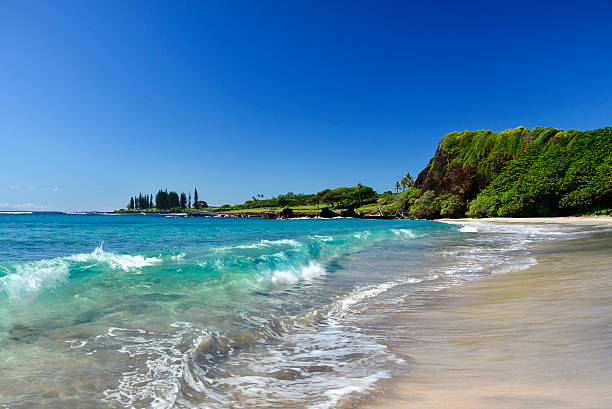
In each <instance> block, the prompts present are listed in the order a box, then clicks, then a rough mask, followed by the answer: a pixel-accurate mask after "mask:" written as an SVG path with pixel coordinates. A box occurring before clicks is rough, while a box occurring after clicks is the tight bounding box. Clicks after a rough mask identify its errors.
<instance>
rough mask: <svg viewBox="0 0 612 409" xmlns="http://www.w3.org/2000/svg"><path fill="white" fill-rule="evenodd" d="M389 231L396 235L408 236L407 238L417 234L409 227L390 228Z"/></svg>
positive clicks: (414, 236)
mask: <svg viewBox="0 0 612 409" xmlns="http://www.w3.org/2000/svg"><path fill="white" fill-rule="evenodd" d="M391 231H392V232H393V234H395V235H396V236H401V237H409V238H412V239H414V238H416V237H417V235H416V234H414V232H413V231H412V230H410V229H391Z"/></svg>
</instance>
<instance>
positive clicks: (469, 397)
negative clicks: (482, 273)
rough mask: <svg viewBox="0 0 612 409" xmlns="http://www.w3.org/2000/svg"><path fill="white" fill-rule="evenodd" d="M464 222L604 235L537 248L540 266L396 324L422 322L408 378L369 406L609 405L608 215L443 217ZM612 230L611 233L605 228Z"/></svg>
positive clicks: (467, 289) (484, 282)
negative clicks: (590, 229) (573, 228)
mask: <svg viewBox="0 0 612 409" xmlns="http://www.w3.org/2000/svg"><path fill="white" fill-rule="evenodd" d="M438 221H442V222H449V223H459V224H463V225H466V224H467V225H469V224H474V223H476V224H478V223H488V224H507V223H519V224H530V225H532V226H533V225H536V226H537V225H538V224H540V225H544V224H546V225H548V224H551V223H553V224H559V225H561V224H563V225H573V226H576V227H577V229H583V227H588V226H591V227H593V226H597V227H596V229H597V228H599V229H600V230H601V231H600V232H595V233H592V234H591V233H589V234H588V235H586V236H584V237H579V238H572V239H569V240H559V241H557V240H555V241H551V242H547V243H542V244H538V245H537V246H536V247H535V248H532V249H531V250H530V251H529V256H533V257H535V259H536V260H537V264H535V265H533V266H531V267H529V268H528V269H525V270H522V271H510V272H506V273H503V274H492V275H490V276H487V277H485V278H482V279H480V280H476V281H473V282H469V283H465V284H464V285H461V286H456V287H451V288H447V289H444V290H442V291H440V292H439V293H438V294H437V295H436V296H435V297H434V298H432V300H431V302H430V303H429V304H428V305H427V306H425V307H423V308H421V309H417V310H416V311H410V312H402V313H401V314H398V316H395V317H391V319H394V320H398V321H397V322H406V321H410V322H411V323H412V324H413V325H414V328H415V329H414V331H413V333H412V334H411V339H412V340H411V342H409V343H408V344H407V345H393V344H389V345H387V346H388V348H389V349H390V350H391V351H393V352H394V353H397V354H398V355H400V356H404V357H408V358H409V359H410V365H411V368H410V369H409V370H408V374H407V375H405V376H402V377H397V378H392V379H389V380H385V381H382V382H381V390H382V392H381V393H379V394H377V395H375V396H374V397H373V399H371V400H370V401H368V402H366V403H365V404H364V405H363V406H361V407H364V408H368V409H381V408H387V409H388V408H392V409H393V408H406V407H410V408H416V409H419V408H421V409H423V408H436V409H440V408H454V409H463V408H465V409H467V408H470V409H472V408H491V407H495V408H512V409H514V408H527V407H529V408H552V407H554V408H568V409H569V408H585V409H587V408H590V409H594V408H602V409H603V408H609V407H612V397H610V395H609V393H608V392H609V389H608V388H609V382H610V380H611V379H612V358H611V357H612V341H611V337H610V335H611V331H612V330H610V329H609V328H612V326H611V325H612V285H611V284H609V281H610V280H609V278H610V275H612V251H611V250H612V233H610V231H609V229H607V228H606V227H608V226H612V218H610V217H563V218H527V219H517V218H491V219H445V220H438ZM606 230H607V231H606Z"/></svg>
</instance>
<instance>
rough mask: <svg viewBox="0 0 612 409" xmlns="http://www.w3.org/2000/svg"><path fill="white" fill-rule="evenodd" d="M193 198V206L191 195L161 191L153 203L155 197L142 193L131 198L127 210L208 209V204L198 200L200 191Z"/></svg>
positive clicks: (195, 192) (196, 191)
mask: <svg viewBox="0 0 612 409" xmlns="http://www.w3.org/2000/svg"><path fill="white" fill-rule="evenodd" d="M193 198H194V200H193V206H192V203H191V193H189V196H188V195H186V194H185V193H184V192H182V193H181V194H180V195H179V194H178V193H177V192H175V191H170V192H168V189H166V190H161V189H160V190H159V191H158V192H157V194H156V195H155V201H153V195H146V194H145V195H144V196H143V195H142V193H140V194H139V195H138V196H134V197H131V198H130V201H129V203H128V204H127V210H128V211H145V212H157V211H190V210H198V209H201V208H205V207H208V204H207V203H206V202H204V201H201V200H198V189H195V191H194V195H193ZM122 210H123V209H122Z"/></svg>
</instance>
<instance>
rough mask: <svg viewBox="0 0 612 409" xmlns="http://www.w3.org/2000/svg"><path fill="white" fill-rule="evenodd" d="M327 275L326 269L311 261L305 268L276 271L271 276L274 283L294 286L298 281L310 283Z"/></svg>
mask: <svg viewBox="0 0 612 409" xmlns="http://www.w3.org/2000/svg"><path fill="white" fill-rule="evenodd" d="M324 274H325V268H323V266H322V265H321V264H319V263H317V262H314V261H311V262H310V263H308V265H306V266H303V267H294V268H285V269H279V270H274V271H273V272H272V274H271V276H270V281H271V282H272V283H275V284H276V283H279V284H280V283H283V284H293V283H296V282H298V281H301V280H304V281H309V280H312V279H313V278H315V277H320V276H322V275H324Z"/></svg>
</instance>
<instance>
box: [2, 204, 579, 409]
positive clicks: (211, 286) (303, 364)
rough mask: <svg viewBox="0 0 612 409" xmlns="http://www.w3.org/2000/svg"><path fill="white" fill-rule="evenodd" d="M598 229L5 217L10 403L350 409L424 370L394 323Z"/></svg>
mask: <svg viewBox="0 0 612 409" xmlns="http://www.w3.org/2000/svg"><path fill="white" fill-rule="evenodd" d="M587 233H588V232H586V233H585V232H584V231H576V230H575V229H573V228H572V227H571V226H565V227H563V226H557V225H531V226H530V225H492V224H488V223H479V222H473V223H469V224H465V223H461V222H457V223H455V224H450V223H440V222H435V221H425V220H361V219H348V218H347V219H334V220H322V219H299V220H263V219H259V218H167V217H162V216H160V215H139V214H114V213H105V212H101V213H100V214H95V215H94V214H91V215H78V214H76V215H71V214H65V213H61V212H31V213H29V212H16V211H15V212H0V237H1V238H0V342H1V343H2V345H3V347H2V348H1V349H0V363H2V368H3V369H2V371H1V373H0V391H2V393H0V406H4V407H10V408H35V407H41V408H42V407H45V408H65V407H77V406H78V407H80V408H99V407H116V408H132V407H136V408H145V407H156V408H171V407H177V408H188V407H211V408H227V407H233V408H256V407H262V408H263V407H267V408H286V407H296V408H333V407H337V406H338V405H341V404H345V403H347V404H348V403H349V402H351V401H353V400H355V399H361V398H362V397H365V396H368V395H370V394H372V393H374V392H375V391H377V390H378V388H379V381H381V380H382V379H387V378H391V377H395V376H401V375H404V374H406V373H407V372H409V371H410V370H411V366H412V364H411V359H410V357H408V356H400V355H398V354H397V353H395V352H393V351H391V350H389V349H388V348H387V347H386V346H385V344H384V343H383V342H382V340H383V338H384V337H385V336H386V335H385V334H392V333H393V331H394V328H393V326H391V325H390V324H388V323H386V321H385V316H384V315H385V314H386V313H395V312H401V311H409V310H410V309H411V308H414V307H415V305H417V304H418V303H420V302H422V300H423V298H427V294H432V293H435V292H438V291H440V290H443V289H445V288H449V287H451V286H456V285H461V284H463V283H466V282H470V281H473V280H478V279H480V278H482V277H485V276H487V275H489V274H500V273H504V272H507V271H512V270H519V269H525V268H528V267H529V266H531V265H533V264H535V263H536V259H535V258H534V257H532V256H531V255H530V253H529V249H530V248H532V247H533V246H535V245H536V244H538V243H542V242H547V241H551V240H559V239H563V238H571V237H577V236H579V235H582V234H587ZM416 294H418V297H417V296H416ZM382 305H384V306H385V307H384V308H382V307H380V306H382ZM376 306H379V308H375V307H376ZM385 309H387V310H388V311H387V310H385ZM374 311H376V312H375V313H374ZM385 311H387V312H385Z"/></svg>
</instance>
